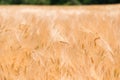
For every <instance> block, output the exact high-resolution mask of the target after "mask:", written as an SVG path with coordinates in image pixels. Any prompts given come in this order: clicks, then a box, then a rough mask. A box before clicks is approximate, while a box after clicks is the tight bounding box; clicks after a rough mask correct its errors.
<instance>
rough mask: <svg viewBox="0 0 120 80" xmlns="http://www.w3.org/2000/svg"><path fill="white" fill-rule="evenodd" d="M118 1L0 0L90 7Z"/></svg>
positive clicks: (118, 1) (0, 2)
mask: <svg viewBox="0 0 120 80" xmlns="http://www.w3.org/2000/svg"><path fill="white" fill-rule="evenodd" d="M117 3H120V0H0V5H2V4H6V5H8V4H17V5H18V4H19V5H21V4H31V5H91V4H117Z"/></svg>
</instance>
